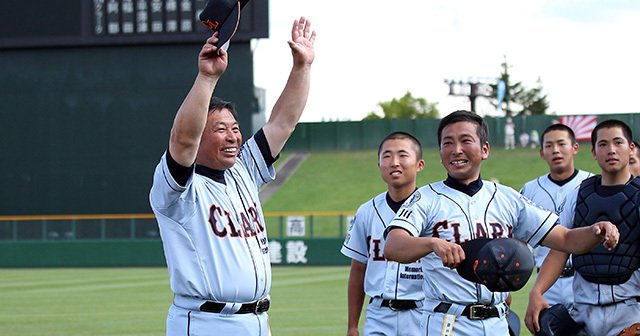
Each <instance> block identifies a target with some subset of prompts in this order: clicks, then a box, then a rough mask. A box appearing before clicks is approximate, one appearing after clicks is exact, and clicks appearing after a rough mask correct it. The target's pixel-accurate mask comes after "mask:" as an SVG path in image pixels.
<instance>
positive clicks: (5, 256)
mask: <svg viewBox="0 0 640 336" xmlns="http://www.w3.org/2000/svg"><path fill="white" fill-rule="evenodd" d="M342 243H343V239H342V238H322V239H278V240H273V239H272V240H270V241H269V249H270V256H271V263H272V265H274V266H275V265H283V266H307V265H348V264H349V263H350V259H348V258H347V257H345V256H343V255H342V254H340V248H341V247H342ZM0 256H2V257H0V268H1V267H4V268H7V267H163V266H166V263H165V259H164V253H163V250H162V242H161V241H160V240H157V239H154V240H146V241H145V240H110V241H100V240H97V241H92V240H87V241H80V240H77V241H54V242H51V241H24V242H22V241H17V242H15V241H14V242H2V243H0Z"/></svg>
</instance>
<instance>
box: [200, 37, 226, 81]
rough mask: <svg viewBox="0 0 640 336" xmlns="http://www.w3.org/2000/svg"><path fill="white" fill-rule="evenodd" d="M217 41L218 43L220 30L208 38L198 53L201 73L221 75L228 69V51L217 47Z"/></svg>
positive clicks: (211, 75) (213, 75)
mask: <svg viewBox="0 0 640 336" xmlns="http://www.w3.org/2000/svg"><path fill="white" fill-rule="evenodd" d="M216 43H218V32H215V33H213V35H211V37H209V38H208V39H207V42H206V43H205V44H204V46H202V49H201V50H200V54H198V69H199V71H200V74H201V75H204V76H209V77H220V76H221V75H222V74H223V73H224V71H225V70H226V69H227V64H228V58H227V56H228V55H227V52H226V51H225V50H224V49H222V48H218V47H216Z"/></svg>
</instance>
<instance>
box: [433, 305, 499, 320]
mask: <svg viewBox="0 0 640 336" xmlns="http://www.w3.org/2000/svg"><path fill="white" fill-rule="evenodd" d="M449 308H451V303H446V302H440V303H439V304H438V305H437V306H436V307H435V308H433V311H434V312H436V313H448V312H449ZM462 316H464V317H466V318H468V319H470V320H484V319H488V318H490V317H500V312H499V311H498V308H496V307H495V306H485V305H481V304H477V305H468V306H466V307H464V310H462Z"/></svg>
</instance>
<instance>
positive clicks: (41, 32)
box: [0, 0, 269, 49]
mask: <svg viewBox="0 0 640 336" xmlns="http://www.w3.org/2000/svg"><path fill="white" fill-rule="evenodd" d="M205 3H206V0H62V1H51V0H50V1H43V0H35V1H24V0H2V1H0V49H2V48H5V49H6V48H33V47H36V48H37V47H72V46H96V45H126V44H166V43H193V42H198V43H201V42H202V41H203V38H204V37H205V36H206V35H207V34H209V30H208V29H207V28H206V27H205V26H204V25H203V24H202V23H201V22H200V20H198V15H199V14H200V11H201V10H202V8H204V5H205ZM268 35H269V15H268V0H252V1H249V3H248V4H247V5H246V6H245V7H244V8H243V9H242V13H241V19H240V24H239V26H238V31H237V32H236V35H235V36H234V37H233V40H232V41H249V40H250V39H252V38H266V37H268Z"/></svg>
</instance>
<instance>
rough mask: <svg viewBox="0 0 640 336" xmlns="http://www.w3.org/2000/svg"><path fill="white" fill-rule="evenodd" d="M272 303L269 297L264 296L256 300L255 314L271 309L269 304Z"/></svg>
mask: <svg viewBox="0 0 640 336" xmlns="http://www.w3.org/2000/svg"><path fill="white" fill-rule="evenodd" d="M270 305H271V303H270V302H269V299H267V298H262V299H260V300H258V301H256V306H255V308H254V309H253V312H254V313H255V314H258V313H260V312H261V311H262V312H266V311H267V310H269V306H270Z"/></svg>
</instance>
